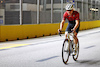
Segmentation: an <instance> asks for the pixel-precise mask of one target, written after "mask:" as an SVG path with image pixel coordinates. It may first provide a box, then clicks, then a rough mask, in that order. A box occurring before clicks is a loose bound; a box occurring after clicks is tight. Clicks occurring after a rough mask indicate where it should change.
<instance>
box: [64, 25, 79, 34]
mask: <svg viewBox="0 0 100 67" xmlns="http://www.w3.org/2000/svg"><path fill="white" fill-rule="evenodd" d="M74 26H75V24H71V23H68V26H67V28H66V30H65V31H71V29H73V28H74ZM79 27H80V25H79ZM79 27H78V28H77V29H76V32H77V33H78V31H79Z"/></svg>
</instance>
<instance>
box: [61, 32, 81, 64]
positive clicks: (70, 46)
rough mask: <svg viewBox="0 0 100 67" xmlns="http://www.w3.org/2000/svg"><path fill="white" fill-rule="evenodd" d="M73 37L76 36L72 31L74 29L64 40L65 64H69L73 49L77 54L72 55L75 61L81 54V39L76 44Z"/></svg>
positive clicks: (63, 55) (63, 53)
mask: <svg viewBox="0 0 100 67" xmlns="http://www.w3.org/2000/svg"><path fill="white" fill-rule="evenodd" d="M59 35H60V36H61V31H60V33H59ZM71 37H72V39H71ZM73 37H74V34H73V33H72V31H69V32H68V34H67V39H65V40H64V42H63V46H62V60H63V62H64V64H67V62H68V60H69V56H71V54H72V53H73V51H75V52H76V55H72V57H73V59H74V61H77V59H78V56H79V41H78V43H77V45H75V44H74V42H73Z"/></svg>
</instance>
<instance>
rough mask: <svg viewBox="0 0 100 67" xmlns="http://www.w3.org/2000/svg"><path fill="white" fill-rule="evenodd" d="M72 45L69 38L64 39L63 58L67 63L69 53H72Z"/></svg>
mask: <svg viewBox="0 0 100 67" xmlns="http://www.w3.org/2000/svg"><path fill="white" fill-rule="evenodd" d="M69 48H70V46H69V43H68V41H67V40H65V41H64V43H63V46H62V60H63V62H64V64H67V62H68V59H69V55H70V49H69Z"/></svg>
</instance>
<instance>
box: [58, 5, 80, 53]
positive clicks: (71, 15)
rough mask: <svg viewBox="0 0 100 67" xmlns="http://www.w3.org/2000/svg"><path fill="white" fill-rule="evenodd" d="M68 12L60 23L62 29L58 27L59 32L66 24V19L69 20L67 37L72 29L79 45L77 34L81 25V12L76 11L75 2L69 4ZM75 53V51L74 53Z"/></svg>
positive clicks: (75, 41) (66, 31) (75, 42)
mask: <svg viewBox="0 0 100 67" xmlns="http://www.w3.org/2000/svg"><path fill="white" fill-rule="evenodd" d="M65 9H66V12H65V13H64V15H63V19H62V21H61V24H60V29H58V32H60V31H61V30H62V28H63V26H64V23H65V20H66V19H67V20H68V26H67V28H66V30H65V38H66V39H67V33H68V31H72V32H73V33H74V44H75V45H77V43H78V38H77V34H78V31H79V27H80V19H79V13H78V12H77V11H74V9H73V4H67V5H66V7H65ZM73 55H75V52H74V53H73Z"/></svg>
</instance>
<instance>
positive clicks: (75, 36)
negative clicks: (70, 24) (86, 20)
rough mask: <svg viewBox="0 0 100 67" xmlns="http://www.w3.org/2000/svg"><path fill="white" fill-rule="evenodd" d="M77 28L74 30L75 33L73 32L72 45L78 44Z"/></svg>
mask: <svg viewBox="0 0 100 67" xmlns="http://www.w3.org/2000/svg"><path fill="white" fill-rule="evenodd" d="M79 27H80V26H79ZM79 27H78V28H77V29H76V32H74V44H77V43H78V38H77V34H78V32H79Z"/></svg>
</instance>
